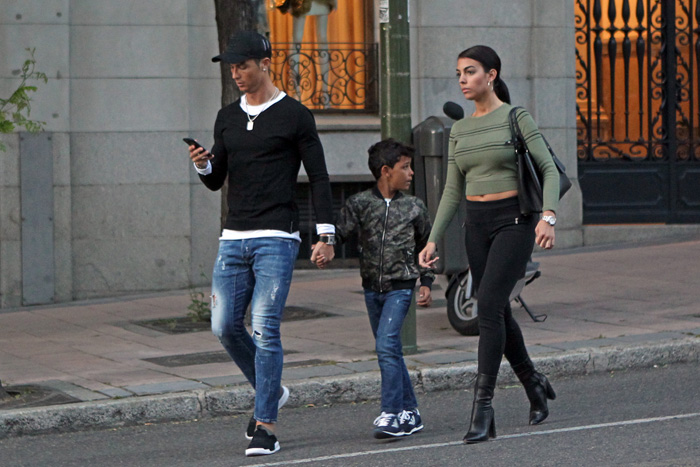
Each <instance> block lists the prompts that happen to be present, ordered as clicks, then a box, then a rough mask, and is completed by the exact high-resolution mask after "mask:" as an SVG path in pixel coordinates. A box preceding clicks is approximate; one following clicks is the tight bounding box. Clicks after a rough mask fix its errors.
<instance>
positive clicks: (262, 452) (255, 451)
mask: <svg viewBox="0 0 700 467" xmlns="http://www.w3.org/2000/svg"><path fill="white" fill-rule="evenodd" d="M279 450H280V443H279V441H276V442H275V447H274V448H273V450H272V451H271V450H269V449H265V448H248V449H246V450H245V455H246V456H248V457H253V456H267V455H270V454H274V453H276V452H277V451H279Z"/></svg>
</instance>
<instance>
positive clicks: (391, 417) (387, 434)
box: [374, 412, 405, 439]
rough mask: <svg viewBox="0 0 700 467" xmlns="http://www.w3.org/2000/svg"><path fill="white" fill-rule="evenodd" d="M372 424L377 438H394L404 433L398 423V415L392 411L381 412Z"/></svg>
mask: <svg viewBox="0 0 700 467" xmlns="http://www.w3.org/2000/svg"><path fill="white" fill-rule="evenodd" d="M374 425H375V426H376V428H375V429H374V437H375V438H377V439H387V438H396V437H398V436H403V435H404V434H405V433H404V432H403V431H402V430H401V426H400V425H399V417H397V416H396V414H394V413H386V412H382V414H381V415H380V416H378V417H377V418H376V419H374Z"/></svg>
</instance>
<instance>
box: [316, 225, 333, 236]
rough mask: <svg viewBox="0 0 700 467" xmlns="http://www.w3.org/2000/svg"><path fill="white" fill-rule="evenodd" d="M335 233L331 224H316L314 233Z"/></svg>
mask: <svg viewBox="0 0 700 467" xmlns="http://www.w3.org/2000/svg"><path fill="white" fill-rule="evenodd" d="M321 234H335V226H334V225H333V224H316V235H321Z"/></svg>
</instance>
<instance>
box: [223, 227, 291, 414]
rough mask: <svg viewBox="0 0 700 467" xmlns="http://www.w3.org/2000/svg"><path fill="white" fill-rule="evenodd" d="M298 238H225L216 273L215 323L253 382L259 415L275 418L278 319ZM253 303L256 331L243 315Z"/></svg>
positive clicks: (279, 359) (279, 363) (278, 372)
mask: <svg viewBox="0 0 700 467" xmlns="http://www.w3.org/2000/svg"><path fill="white" fill-rule="evenodd" d="M298 252H299V242H297V241H295V240H289V239H284V238H253V239H247V240H221V241H220V242H219V254H218V256H217V258H216V263H215V265H214V273H213V275H212V300H211V301H212V307H211V329H212V332H213V333H214V335H216V336H217V337H218V338H219V340H220V341H221V343H222V344H223V346H224V348H225V349H226V351H227V352H228V354H229V355H230V356H231V358H232V359H233V361H234V362H236V365H238V367H239V368H240V369H241V371H242V372H243V375H245V377H246V379H247V380H248V381H249V382H250V384H252V385H253V387H254V388H255V414H254V416H255V419H256V420H258V421H260V422H264V423H274V422H276V421H277V403H278V399H279V390H280V383H281V380H282V342H281V340H280V322H281V321H282V311H283V310H284V304H285V302H286V300H287V295H288V293H289V286H290V284H291V282H292V272H293V270H294V261H295V260H296V257H297V253H298ZM249 304H250V305H251V317H252V328H253V335H252V336H251V335H250V334H249V333H248V330H247V329H246V327H245V325H244V324H243V319H244V318H245V313H246V310H247V308H248V305H249Z"/></svg>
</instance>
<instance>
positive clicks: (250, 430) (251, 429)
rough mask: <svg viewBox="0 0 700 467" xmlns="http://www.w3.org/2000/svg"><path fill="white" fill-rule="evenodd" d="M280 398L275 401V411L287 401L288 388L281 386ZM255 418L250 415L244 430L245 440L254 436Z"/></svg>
mask: <svg viewBox="0 0 700 467" xmlns="http://www.w3.org/2000/svg"><path fill="white" fill-rule="evenodd" d="M280 392H281V393H282V394H280V398H279V400H278V401H277V410H279V409H281V408H282V406H283V405H284V404H286V403H287V401H288V400H289V388H287V386H282V387H281V388H280ZM255 425H256V422H255V416H253V415H251V416H250V420H249V421H248V428H246V430H245V437H246V439H253V434H255Z"/></svg>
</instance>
